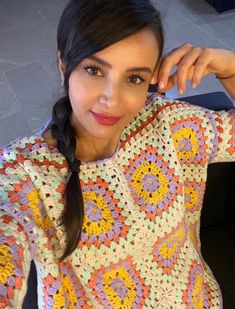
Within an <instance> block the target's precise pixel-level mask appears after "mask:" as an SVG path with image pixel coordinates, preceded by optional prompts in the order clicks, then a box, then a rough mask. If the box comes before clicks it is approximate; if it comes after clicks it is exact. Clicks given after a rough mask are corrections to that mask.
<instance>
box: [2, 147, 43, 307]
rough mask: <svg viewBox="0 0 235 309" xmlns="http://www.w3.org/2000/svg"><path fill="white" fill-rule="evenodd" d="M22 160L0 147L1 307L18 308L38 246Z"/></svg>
mask: <svg viewBox="0 0 235 309" xmlns="http://www.w3.org/2000/svg"><path fill="white" fill-rule="evenodd" d="M21 159H23V157H22V155H21V154H19V153H17V151H16V150H12V149H10V148H3V149H0V308H21V306H22V302H23V299H24V296H25V294H26V288H27V278H28V274H29V267H30V262H31V260H32V259H33V258H34V254H36V249H37V247H36V246H37V229H36V227H35V223H34V218H33V214H32V209H31V208H30V207H29V204H30V202H31V203H32V201H31V200H32V199H33V195H32V192H33V190H34V187H33V184H32V182H31V180H30V178H29V176H28V175H27V173H26V172H25V170H24V168H23V167H22V166H21V163H20V162H19V160H21Z"/></svg>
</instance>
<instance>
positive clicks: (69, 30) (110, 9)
mask: <svg viewBox="0 0 235 309" xmlns="http://www.w3.org/2000/svg"><path fill="white" fill-rule="evenodd" d="M143 28H148V29H149V30H151V31H152V32H153V33H154V34H155V35H156V38H157V42H158V46H159V52H160V55H161V53H162V49H163V31H162V25H161V20H160V15H159V13H158V11H157V10H156V9H155V8H154V6H153V4H152V3H151V1H150V0H112V1H110V0H96V1H94V0H71V1H69V2H68V4H67V5H66V7H65V9H64V11H63V13H62V16H61V19H60V22H59V25H58V30H57V45H58V51H59V53H60V57H61V61H62V63H63V65H64V67H65V72H64V90H65V96H64V97H63V98H62V99H60V100H59V101H58V102H56V103H55V105H54V107H53V110H52V127H51V132H52V136H53V137H54V138H55V139H56V140H57V148H58V150H59V151H60V152H61V153H62V154H63V155H64V157H65V158H66V160H67V162H68V166H69V169H70V171H71V175H70V177H69V180H68V183H67V185H66V190H65V197H66V204H65V208H64V211H63V214H62V217H61V222H60V224H61V225H63V226H64V229H65V233H66V240H67V241H66V248H65V251H64V252H63V255H62V257H61V260H64V259H65V258H66V257H68V256H69V255H70V254H71V253H72V252H73V251H74V250H75V249H76V247H77V245H78V242H79V240H80V239H81V233H82V225H83V220H84V202H83V197H82V190H81V185H80V179H79V171H80V164H81V161H80V160H79V159H77V158H75V153H76V136H75V130H74V128H73V127H72V125H71V123H70V118H71V114H72V107H71V103H70V99H69V95H68V84H69V83H68V81H69V77H70V74H71V73H72V71H73V70H74V69H75V67H76V66H77V65H78V64H79V63H80V62H81V61H82V60H83V59H85V58H87V57H88V56H90V55H92V54H95V53H97V52H99V51H101V50H103V49H105V48H107V47H109V46H111V45H112V44H114V43H116V42H118V41H120V40H122V39H125V38H127V37H129V36H131V35H134V34H136V33H138V32H139V31H140V30H142V29H143Z"/></svg>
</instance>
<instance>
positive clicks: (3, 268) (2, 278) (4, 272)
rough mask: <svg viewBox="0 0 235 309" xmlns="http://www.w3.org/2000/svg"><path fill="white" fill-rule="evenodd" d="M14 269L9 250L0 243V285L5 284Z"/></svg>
mask: <svg viewBox="0 0 235 309" xmlns="http://www.w3.org/2000/svg"><path fill="white" fill-rule="evenodd" d="M14 269H15V265H14V264H13V262H12V256H11V254H10V248H9V247H8V246H6V245H5V244H1V243H0V284H5V283H7V279H8V278H9V277H10V276H12V274H13V272H14Z"/></svg>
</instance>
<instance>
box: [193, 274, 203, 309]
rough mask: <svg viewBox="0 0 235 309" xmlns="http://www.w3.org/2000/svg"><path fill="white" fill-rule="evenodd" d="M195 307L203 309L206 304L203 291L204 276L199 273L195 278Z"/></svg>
mask: <svg viewBox="0 0 235 309" xmlns="http://www.w3.org/2000/svg"><path fill="white" fill-rule="evenodd" d="M192 298H193V303H194V306H193V308H195V309H203V304H204V292H203V277H202V275H201V274H197V276H196V278H195V288H194V290H193V293H192Z"/></svg>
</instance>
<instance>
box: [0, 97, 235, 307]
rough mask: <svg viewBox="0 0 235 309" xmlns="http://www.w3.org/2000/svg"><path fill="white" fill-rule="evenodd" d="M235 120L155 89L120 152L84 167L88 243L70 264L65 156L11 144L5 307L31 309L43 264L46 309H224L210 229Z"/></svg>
mask: <svg viewBox="0 0 235 309" xmlns="http://www.w3.org/2000/svg"><path fill="white" fill-rule="evenodd" d="M234 114H235V113H234V110H231V111H229V112H225V111H221V112H215V111H211V110H208V109H205V108H201V107H197V106H193V105H190V104H187V103H183V102H179V101H169V100H168V101H167V100H164V99H161V98H157V97H156V94H152V95H150V94H148V100H147V101H146V104H145V106H144V108H143V109H142V110H141V111H140V112H139V113H138V115H136V117H135V118H134V119H133V121H132V122H131V123H129V124H128V125H127V126H126V127H125V128H124V130H123V132H122V134H121V137H120V142H119V145H118V148H117V150H116V152H115V154H114V155H113V156H112V157H110V158H106V159H104V160H99V161H94V162H88V163H84V162H82V164H81V171H80V183H81V187H82V192H83V199H84V206H85V218H84V223H83V230H82V236H81V240H80V242H79V243H78V245H77V248H76V250H75V251H74V252H73V253H72V254H71V255H70V256H69V257H68V258H66V259H65V260H64V261H63V262H58V258H59V257H60V256H61V255H62V252H63V251H64V248H65V241H66V237H65V233H64V229H63V226H60V225H59V219H60V216H61V213H62V211H63V208H64V204H65V197H64V195H63V193H64V191H65V188H66V183H67V181H68V178H69V176H70V171H69V169H68V164H67V161H66V159H65V157H64V156H63V155H62V154H61V153H60V152H59V151H58V149H57V148H56V147H54V146H48V144H46V142H45V141H44V139H43V137H42V136H40V135H39V134H36V135H33V136H31V137H24V138H21V139H18V140H16V141H14V142H12V143H11V144H10V145H8V146H6V147H3V148H2V149H1V150H0V188H1V189H0V190H1V191H0V308H21V306H22V301H23V298H24V295H25V293H26V288H27V276H28V273H29V267H30V261H31V260H32V259H33V260H34V261H35V264H36V268H37V276H38V305H39V308H46V309H49V308H64V309H67V308H86V309H88V308H95V309H98V308H107V309H108V308H117V309H120V308H126V309H127V308H160V309H164V308H165V309H170V308H178V309H183V308H187V309H189V308H192V309H205V308H222V296H221V291H220V288H219V285H218V283H217V281H216V280H215V278H214V276H213V274H212V272H211V270H210V268H209V266H208V265H207V264H206V262H205V261H204V259H203V257H202V255H201V250H200V238H199V228H200V226H199V225H200V212H201V207H202V201H203V195H204V192H205V184H206V178H207V166H208V163H210V162H221V161H235V117H234Z"/></svg>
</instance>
